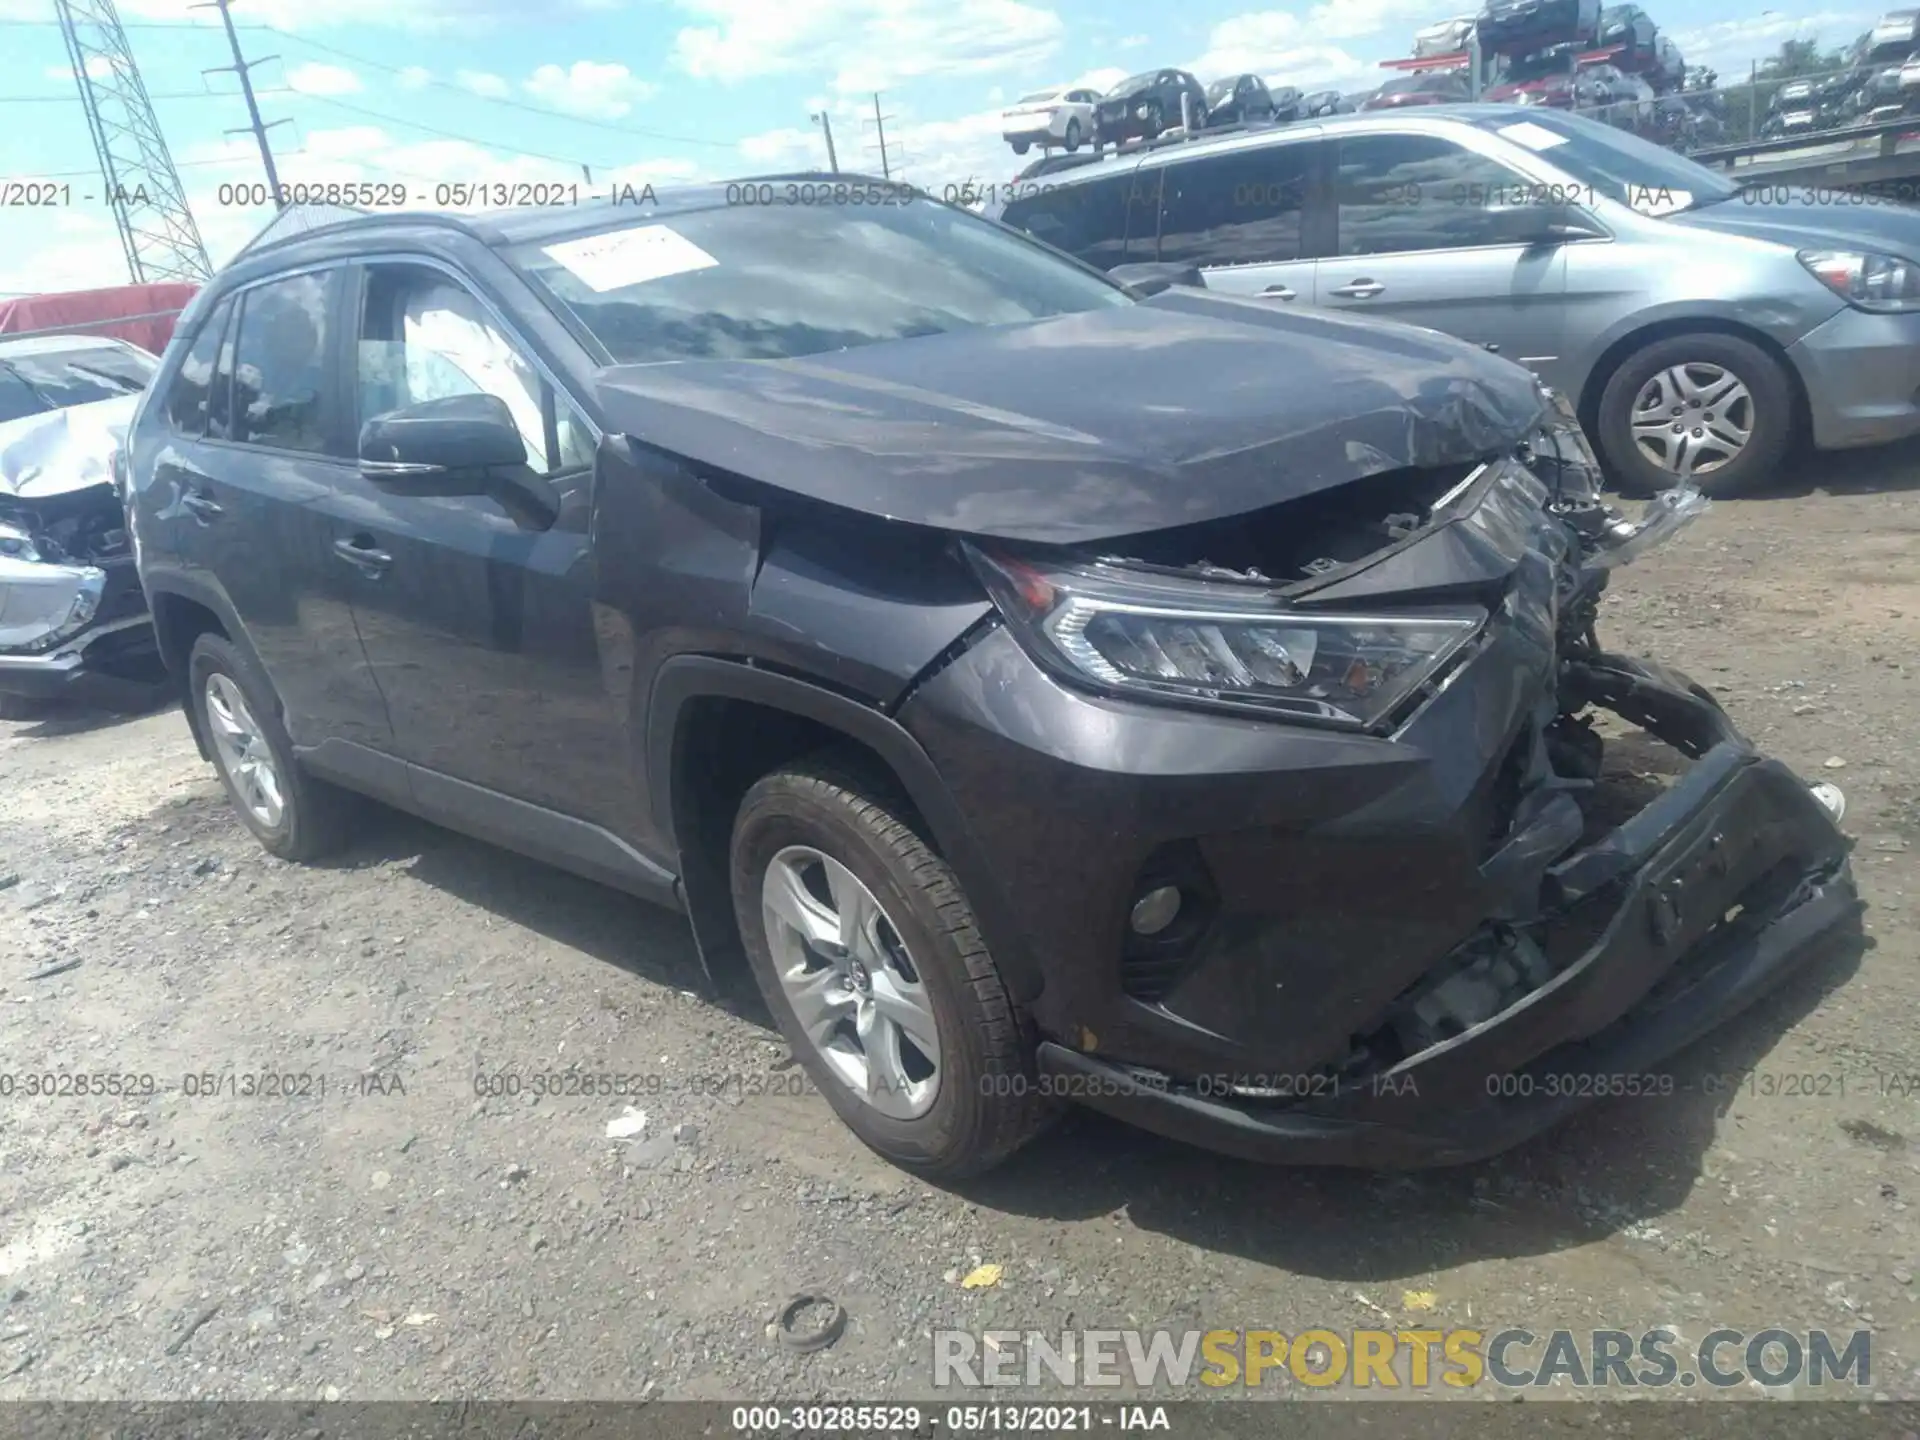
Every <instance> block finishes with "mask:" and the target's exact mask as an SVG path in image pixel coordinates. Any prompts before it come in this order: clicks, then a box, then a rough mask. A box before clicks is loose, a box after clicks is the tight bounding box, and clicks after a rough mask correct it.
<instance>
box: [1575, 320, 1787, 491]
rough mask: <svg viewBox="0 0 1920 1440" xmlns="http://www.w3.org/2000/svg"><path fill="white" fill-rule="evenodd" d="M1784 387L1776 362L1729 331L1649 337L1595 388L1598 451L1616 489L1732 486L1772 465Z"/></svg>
mask: <svg viewBox="0 0 1920 1440" xmlns="http://www.w3.org/2000/svg"><path fill="white" fill-rule="evenodd" d="M1793 424H1794V418H1793V389H1792V387H1791V385H1789V383H1788V381H1787V377H1786V374H1785V372H1784V371H1782V369H1781V368H1780V365H1779V362H1778V361H1776V360H1774V359H1773V357H1772V356H1770V355H1768V354H1767V353H1766V351H1764V350H1762V349H1761V348H1760V347H1759V346H1757V345H1754V344H1752V343H1751V342H1749V341H1746V340H1742V339H1740V338H1738V337H1737V336H1733V335H1720V334H1713V333H1700V334H1694V335H1675V336H1671V337H1669V338H1667V339H1664V340H1656V341H1654V342H1653V343H1652V344H1651V345H1648V346H1645V347H1644V348H1642V349H1640V350H1637V351H1635V352H1634V353H1633V354H1632V355H1630V356H1628V357H1627V359H1626V360H1625V361H1624V362H1623V363H1622V364H1621V365H1620V367H1619V369H1617V370H1615V371H1614V372H1613V375H1612V376H1611V378H1609V379H1608V381H1607V385H1606V389H1605V390H1603V391H1602V392H1601V396H1600V411H1599V432H1600V433H1599V435H1598V437H1597V439H1598V440H1599V445H1600V453H1601V457H1602V458H1603V459H1604V460H1605V461H1606V462H1607V468H1608V469H1609V470H1610V471H1611V472H1612V473H1613V476H1614V480H1615V483H1617V484H1618V485H1619V486H1620V487H1621V489H1623V490H1626V491H1629V492H1633V493H1641V494H1644V493H1647V492H1649V491H1655V490H1666V489H1670V488H1671V487H1673V486H1675V485H1678V484H1680V483H1681V482H1682V481H1691V482H1693V483H1695V484H1697V485H1698V486H1699V487H1700V488H1701V489H1702V490H1704V491H1706V492H1707V493H1708V494H1710V495H1735V494H1739V493H1740V492H1742V491H1746V490H1752V489H1754V488H1756V487H1758V486H1760V485H1763V484H1765V483H1766V482H1767V481H1768V480H1770V479H1772V478H1773V477H1774V476H1775V475H1776V474H1777V473H1778V471H1779V469H1780V466H1781V464H1782V462H1783V461H1784V460H1785V459H1786V456H1787V453H1788V451H1789V449H1790V447H1791V444H1792V440H1793Z"/></svg>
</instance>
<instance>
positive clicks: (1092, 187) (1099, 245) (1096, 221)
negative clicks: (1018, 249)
mask: <svg viewBox="0 0 1920 1440" xmlns="http://www.w3.org/2000/svg"><path fill="white" fill-rule="evenodd" d="M1133 173H1134V167H1132V166H1128V167H1126V168H1124V169H1120V170H1118V171H1117V172H1115V173H1111V174H1102V175H1101V176H1100V177H1099V178H1098V179H1094V180H1074V179H1067V180H1060V181H1049V180H1034V181H1028V182H1025V183H1023V184H1020V185H1017V186H1015V187H1014V198H1013V200H1011V201H1010V202H1008V204H1007V206H1006V208H1005V209H1004V210H1003V211H1002V212H1001V216H1000V219H1001V221H1002V223H1004V224H1007V225H1011V226H1013V227H1015V228H1016V229H1019V230H1024V231H1026V232H1027V234H1029V235H1031V236H1033V238H1034V239H1036V240H1044V241H1046V243H1047V244H1049V245H1052V246H1054V247H1055V248H1056V249H1060V250H1064V251H1066V252H1067V253H1068V254H1069V255H1074V256H1078V257H1079V258H1080V259H1082V260H1084V261H1086V262H1087V264H1089V265H1094V266H1097V267H1099V268H1100V269H1102V270H1111V269H1112V268H1113V267H1114V266H1116V265H1119V264H1121V263H1122V262H1124V261H1125V260H1127V259H1128V258H1129V256H1128V245H1127V224H1128V218H1129V212H1130V211H1131V210H1132V209H1135V208H1137V207H1135V206H1133V205H1132V203H1131V201H1132V193H1133ZM1136 228H1137V227H1136ZM1147 228H1148V245H1149V247H1151V243H1152V239H1151V219H1150V218H1149V221H1148V226H1147ZM1151 253H1152V252H1151V249H1150V248H1149V249H1148V250H1147V251H1145V252H1139V251H1137V250H1136V252H1135V253H1134V254H1133V255H1132V257H1131V258H1133V259H1135V260H1140V259H1148V258H1151Z"/></svg>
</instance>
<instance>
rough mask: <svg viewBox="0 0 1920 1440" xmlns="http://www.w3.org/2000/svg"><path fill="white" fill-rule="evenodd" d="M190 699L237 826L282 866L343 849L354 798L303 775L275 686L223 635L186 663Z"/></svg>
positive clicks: (204, 643)
mask: <svg viewBox="0 0 1920 1440" xmlns="http://www.w3.org/2000/svg"><path fill="white" fill-rule="evenodd" d="M187 677H188V690H187V694H188V699H189V701H190V703H191V704H192V705H193V707H194V715H195V718H196V719H197V720H198V721H199V724H200V733H201V734H202V735H204V736H206V738H207V748H208V749H210V750H212V751H213V765H214V769H216V770H218V771H219V772H220V783H221V784H222V785H224V786H225V787H226V791H227V799H228V800H230V801H231V802H232V803H233V808H234V813H235V814H237V815H238V816H239V817H240V823H241V824H243V825H245V826H246V827H247V829H249V830H251V831H252V832H253V837H254V839H256V840H258V841H259V842H260V844H261V846H262V847H263V848H264V849H265V850H266V851H267V852H268V853H269V854H272V855H278V856H279V857H280V858H281V859H282V860H317V859H319V858H320V857H321V856H323V855H326V854H328V853H330V852H331V851H334V850H337V849H338V848H339V847H340V846H341V845H342V844H343V843H345V840H346V835H347V831H348V827H349V821H350V818H351V814H352V802H353V797H351V796H349V795H348V794H347V793H346V792H345V791H343V790H338V789H336V788H335V787H333V786H331V785H329V784H327V783H326V782H325V781H324V780H319V779H316V778H315V777H313V776H311V775H308V774H307V773H306V772H305V771H303V770H302V769H301V768H300V766H299V763H298V762H297V761H296V760H295V759H294V756H293V743H292V742H291V741H290V740H289V739H288V738H287V732H286V728H285V726H283V725H282V724H281V722H280V706H279V703H278V700H277V697H276V696H275V695H274V692H273V685H272V683H271V682H270V681H269V680H268V679H267V677H266V676H265V675H264V674H263V673H262V672H261V670H260V668H259V666H257V665H255V664H254V663H253V661H252V660H251V659H249V658H248V657H247V656H246V655H245V654H244V653H243V652H242V651H241V650H240V648H239V647H238V646H236V645H235V644H234V643H233V642H232V641H231V640H228V639H227V638H226V637H225V636H224V635H215V634H212V633H208V634H204V635H202V636H201V637H200V638H199V639H197V640H195V641H194V642H193V652H192V654H191V655H190V656H189V657H188V661H187Z"/></svg>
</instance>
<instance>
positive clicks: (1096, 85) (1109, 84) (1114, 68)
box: [1067, 65, 1133, 95]
mask: <svg viewBox="0 0 1920 1440" xmlns="http://www.w3.org/2000/svg"><path fill="white" fill-rule="evenodd" d="M1131 74H1133V71H1131V70H1122V69H1121V68H1120V67H1119V66H1118V65H1108V66H1106V67H1105V68H1104V69H1100V70H1089V71H1087V73H1086V74H1084V75H1082V76H1080V77H1079V78H1078V79H1077V80H1070V81H1068V82H1067V88H1068V89H1069V90H1096V91H1098V92H1099V93H1100V94H1102V95H1104V94H1106V93H1107V91H1109V90H1111V89H1112V88H1113V87H1114V86H1116V85H1118V84H1119V83H1120V82H1121V81H1122V80H1124V79H1126V78H1127V76H1129V75H1131Z"/></svg>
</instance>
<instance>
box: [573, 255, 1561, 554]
mask: <svg viewBox="0 0 1920 1440" xmlns="http://www.w3.org/2000/svg"><path fill="white" fill-rule="evenodd" d="M599 394H600V400H601V403H602V405H603V406H604V408H605V412H606V416H607V419H608V420H609V422H610V424H611V426H612V428H614V429H617V430H623V431H625V432H627V433H628V434H629V435H631V436H633V437H635V438H636V439H637V440H638V441H639V442H641V443H643V444H645V445H648V446H651V447H655V448H658V449H661V450H664V451H668V452H671V453H673V454H676V455H678V456H681V457H684V458H685V459H687V460H690V461H692V462H694V463H696V464H698V465H701V466H705V467H710V468H712V469H716V470H720V471H725V472H729V473H731V474H735V475H740V476H744V477H746V478H747V479H749V480H753V481H757V482H759V483H761V484H764V485H768V486H772V487H775V488H777V489H781V490H785V491H788V492H790V493H792V494H795V495H799V496H804V497H806V498H808V499H811V500H816V501H821V502H824V503H826V504H829V505H834V506H839V507H841V508H844V509H848V510H854V511H859V512H861V513H864V514H868V515H874V516H881V517H885V518H888V519H893V520H900V521H905V522H908V523H911V524H915V525H923V526H930V527H934V528H938V529H943V530H950V531H956V532H960V533H963V534H973V535H985V536H999V537H1002V538H1009V539H1026V540H1034V541H1041V542H1047V543H1056V544H1071V543H1083V542H1087V541H1092V540H1101V539H1109V538H1114V537H1118V536H1123V535H1135V534H1141V533H1144V532H1147V531H1151V530H1159V529H1164V528H1167V527H1171V526H1176V525H1187V524H1194V523H1197V522H1200V521H1204V520H1214V519H1220V518H1224V517H1226V516H1231V515H1240V514H1246V513H1249V512H1251V511H1254V510H1259V509H1263V508H1265V507H1267V506H1270V505H1275V504H1280V503H1282V502H1285V501H1288V500H1293V499H1297V498H1300V497H1302V496H1306V495H1310V494H1314V493H1316V492H1318V491H1321V490H1325V489H1328V488H1330V487H1332V486H1336V485H1344V484H1346V483H1348V482H1350V481H1353V480H1358V479H1361V478H1363V477H1365V476H1368V475H1373V474H1378V473H1380V472H1382V471H1387V470H1395V469H1401V468H1404V467H1409V466H1445V465H1452V464H1460V463H1465V462H1469V461H1474V460H1478V459H1482V458H1485V457H1487V456H1489V455H1492V454H1494V453H1497V452H1499V451H1501V450H1503V449H1507V448H1510V447H1511V446H1513V445H1515V444H1517V443H1518V442H1519V440H1520V439H1521V438H1522V437H1523V436H1525V435H1526V434H1527V433H1528V431H1529V430H1530V429H1531V428H1532V426H1533V425H1534V424H1535V423H1537V421H1538V420H1539V417H1540V415H1541V412H1542V409H1543V400H1542V398H1541V393H1540V391H1539V389H1538V387H1537V385H1536V383H1535V381H1534V379H1533V377H1532V375H1531V374H1529V373H1528V372H1527V371H1526V370H1524V369H1522V368H1521V367H1519V366H1517V365H1514V364H1512V363H1510V362H1508V361H1505V360H1501V359H1498V358H1496V357H1494V356H1492V355H1489V354H1487V353H1486V352H1484V351H1482V350H1480V349H1478V348H1476V347H1474V346H1471V345H1466V344H1463V343H1461V342H1460V341H1457V340H1453V339H1449V338H1447V337H1445V336H1442V335H1439V334H1437V333H1435V332H1433V331H1430V330H1421V329H1415V328H1413V327H1410V326H1403V325H1395V324H1390V323H1386V322H1381V321H1370V320H1364V319H1351V318H1347V317H1344V316H1332V315H1324V314H1308V313H1302V312H1298V311H1293V312H1288V311H1283V310H1281V309H1280V308H1278V307H1277V306H1273V305H1271V304H1268V303H1265V302H1261V301H1257V300H1244V299H1237V298H1232V297H1227V296H1221V295H1213V294H1208V293H1206V292H1204V291H1200V290H1193V289H1184V288H1180V289H1174V290H1168V291H1165V292H1163V293H1161V294H1159V295H1156V296H1154V297H1153V298H1151V299H1149V300H1146V301H1143V302H1141V303H1139V304H1137V305H1130V306H1124V307H1119V308H1115V309H1103V310H1097V311H1088V312H1084V313H1080V314H1074V315H1063V316H1058V317H1055V318H1052V319H1048V320H1041V321H1034V322H1030V323H1024V324H1018V325H1005V326H993V327H981V328H976V329H970V330H963V331H956V332H953V333H950V334H944V335H929V336H922V337H918V338H914V339H908V340H899V341H892V342H888V343H882V344H875V345H866V346H861V347H859V348H856V349H850V350H843V351H838V352H833V353H827V354H821V355H812V356H807V357H805V358H801V359H795V360H774V361H766V360H762V361H689V362H684V363H678V364H663V365H645V366H618V367H613V368H610V369H608V370H605V371H603V372H602V374H601V378H600V384H599Z"/></svg>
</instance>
